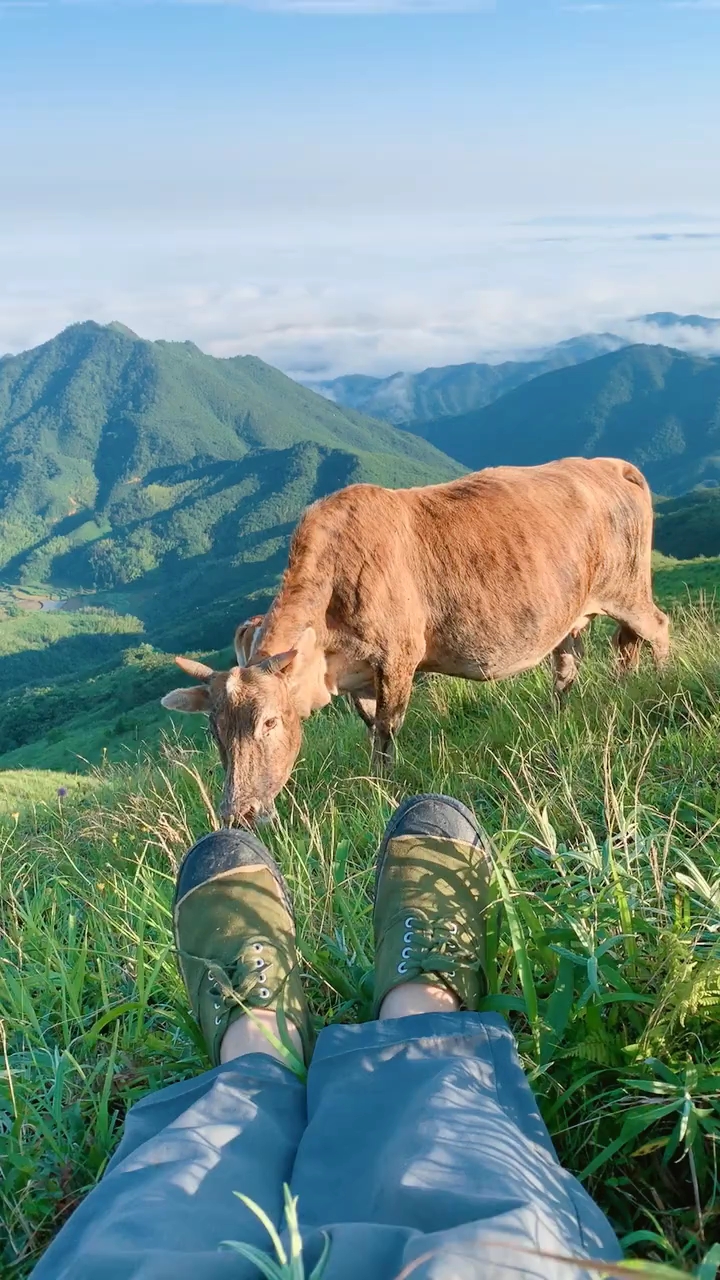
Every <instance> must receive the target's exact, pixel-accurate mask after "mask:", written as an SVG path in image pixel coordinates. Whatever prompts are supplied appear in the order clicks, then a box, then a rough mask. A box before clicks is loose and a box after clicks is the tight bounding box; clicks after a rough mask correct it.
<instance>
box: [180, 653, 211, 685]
mask: <svg viewBox="0 0 720 1280" xmlns="http://www.w3.org/2000/svg"><path fill="white" fill-rule="evenodd" d="M175 661H176V662H177V664H178V666H179V667H180V670H181V671H184V672H185V674H186V675H188V676H192V677H193V679H194V680H209V679H210V677H211V676H214V675H215V672H214V671H213V669H212V667H208V666H206V665H205V663H204V662H196V661H195V659H194V658H176V659H175Z"/></svg>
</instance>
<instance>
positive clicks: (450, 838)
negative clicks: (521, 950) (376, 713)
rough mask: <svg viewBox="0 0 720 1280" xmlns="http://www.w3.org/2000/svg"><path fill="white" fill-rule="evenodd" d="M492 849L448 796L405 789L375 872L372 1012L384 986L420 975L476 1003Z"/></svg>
mask: <svg viewBox="0 0 720 1280" xmlns="http://www.w3.org/2000/svg"><path fill="white" fill-rule="evenodd" d="M492 858H493V850H492V845H491V844H490V841H489V839H488V837H487V836H486V835H485V833H484V831H483V830H482V828H481V827H479V826H478V824H477V822H476V821H475V818H474V816H473V814H472V813H471V811H470V810H469V809H467V808H466V807H465V805H464V804H461V803H460V801H459V800H453V799H452V798H451V797H449V796H436V795H428V796H410V798H409V799H408V800H405V802H404V803H403V804H401V805H400V808H399V809H398V810H397V812H396V813H395V815H394V817H392V818H391V819H390V822H389V823H388V826H387V828H386V830H385V835H384V836H383V841H382V844H381V845H380V851H379V853H378V861H377V873H376V879H375V911H374V915H373V924H374V930H375V996H374V1016H375V1017H377V1016H378V1014H379V1012H380V1006H381V1005H382V1002H383V1000H384V999H385V997H386V995H387V994H388V992H389V991H392V989H393V988H394V987H397V986H399V985H400V984H401V983H404V982H420V981H422V982H427V983H430V984H433V985H434V984H437V985H438V986H443V987H446V988H447V989H448V990H450V991H452V992H453V993H454V995H455V996H456V997H457V999H458V1000H459V1001H460V1004H461V1006H462V1008H464V1009H477V1007H478V1004H479V1002H480V1000H481V999H482V997H483V996H484V995H485V993H486V991H487V982H486V978H485V970H484V952H485V934H484V929H483V915H484V912H485V910H486V909H487V907H488V905H489V901H490V894H489V882H490V874H491V870H492Z"/></svg>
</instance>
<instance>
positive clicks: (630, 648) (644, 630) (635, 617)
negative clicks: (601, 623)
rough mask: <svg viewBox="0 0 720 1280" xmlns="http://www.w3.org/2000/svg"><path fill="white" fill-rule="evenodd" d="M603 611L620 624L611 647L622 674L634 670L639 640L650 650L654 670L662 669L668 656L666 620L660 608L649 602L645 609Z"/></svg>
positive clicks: (667, 620)
mask: <svg viewBox="0 0 720 1280" xmlns="http://www.w3.org/2000/svg"><path fill="white" fill-rule="evenodd" d="M607 612H608V613H609V614H610V616H611V617H613V618H615V620H616V621H617V622H619V623H620V625H619V627H618V629H617V631H616V632H615V635H614V636H613V644H614V645H615V648H616V650H617V655H618V661H619V663H620V666H621V668H622V669H623V671H631V670H634V669H635V668H636V667H637V665H638V663H639V661H640V648H641V645H642V641H643V640H646V641H647V643H648V644H649V645H650V648H651V649H652V655H653V661H654V663H655V666H656V667H657V668H658V669H659V668H661V667H664V666H665V663H666V662H667V660H668V657H669V655H670V619H669V618H668V616H667V614H666V613H663V611H662V609H658V607H657V605H655V604H653V603H652V602H650V604H648V606H647V609H638V610H625V609H622V610H620V609H613V610H610V609H608V610H607Z"/></svg>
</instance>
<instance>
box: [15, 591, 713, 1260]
mask: <svg viewBox="0 0 720 1280" xmlns="http://www.w3.org/2000/svg"><path fill="white" fill-rule="evenodd" d="M670 571H671V570H668V572H670ZM685 594H687V593H685ZM676 598H677V599H678V600H681V599H682V592H680V591H679V592H678V593H677V597H676ZM674 638H675V643H674V652H673V658H672V662H671V664H670V666H669V668H668V669H667V670H666V671H665V672H663V673H662V674H661V675H657V674H656V673H655V672H654V670H652V668H651V667H650V665H649V664H648V665H643V668H642V670H641V671H640V673H639V674H637V675H635V676H631V677H629V678H628V679H626V680H624V681H619V680H618V678H617V675H616V673H615V671H614V669H613V666H612V660H611V654H610V649H609V645H608V633H607V628H605V627H604V626H601V625H598V626H597V627H596V628H595V631H594V633H593V635H592V637H591V640H590V643H589V646H588V650H589V652H588V657H587V660H586V662H585V664H584V667H583V670H582V674H581V677H580V680H579V681H578V684H577V686H576V688H575V690H574V692H573V694H572V696H571V699H570V703H569V706H568V708H567V710H566V711H565V712H563V713H562V714H556V713H555V712H554V711H553V709H552V706H551V701H550V681H549V675H548V672H547V671H546V670H545V669H541V670H538V671H536V672H533V673H530V674H529V675H527V676H524V677H522V678H520V679H517V680H515V681H511V682H508V683H505V684H501V685H494V686H479V685H474V686H473V685H470V684H467V683H464V682H461V681H454V680H447V679H445V680H443V679H433V680H427V681H425V682H423V683H422V684H421V685H419V686H418V688H417V689H416V691H415V694H414V697H413V703H412V709H411V713H410V715H409V718H408V721H407V724H406V727H405V729H404V731H403V734H402V737H401V739H400V761H399V764H398V767H397V770H396V773H395V774H394V776H393V777H392V778H391V779H388V780H383V781H380V780H378V779H375V778H373V777H371V776H370V775H369V753H368V749H367V744H366V740H365V731H364V729H363V727H362V725H361V724H360V722H359V720H358V719H357V718H356V717H355V716H354V714H353V713H352V712H351V710H350V709H349V708H347V707H345V705H344V704H338V705H336V706H333V707H331V708H329V709H328V711H327V712H323V713H321V714H318V715H317V716H315V717H314V719H312V721H311V722H310V723H309V725H308V728H307V733H306V740H305V748H304V752H303V755H302V757H301V762H300V764H299V766H298V768H297V770H296V773H295V776H294V780H293V782H292V784H291V787H290V788H289V790H288V791H287V792H286V793H285V794H284V795H283V796H282V797H281V800H280V803H279V811H280V817H279V821H278V823H277V825H276V826H275V827H274V828H272V829H266V832H265V833H264V834H265V835H266V838H267V840H268V842H269V844H270V845H271V846H272V848H273V850H274V851H275V852H276V854H277V855H278V857H279V860H280V862H281V864H282V867H283V870H284V872H285V874H286V876H287V878H288V880H289V883H290V886H291V889H292V892H293V895H294V899H295V905H296V912H297V920H298V928H299V933H300V944H301V952H302V960H303V964H304V968H305V971H306V973H307V980H308V989H309V992H310V996H311V999H312V1004H313V1008H314V1010H315V1013H316V1014H317V1017H318V1019H323V1020H326V1019H332V1018H335V1019H341V1020H348V1019H357V1018H365V1017H367V1016H368V1014H369V1007H370V994H371V966H372V939H371V888H372V871H373V862H374V851H375V848H376V846H377V843H378V840H379V837H380V833H381V831H382V828H383V826H384V824H385V822H386V821H387V819H388V817H389V815H390V813H391V811H392V807H393V805H394V804H395V803H396V802H397V801H399V800H400V799H402V797H403V796H405V795H406V794H408V793H409V792H415V791H428V790H438V791H446V792H449V793H451V794H453V795H456V796H458V797H460V798H461V799H463V800H465V801H466V802H467V803H469V804H471V805H472V806H473V807H474V808H475V810H476V812H477V814H478V816H479V817H480V819H481V820H482V821H483V822H484V824H485V825H486V827H487V828H488V830H489V831H490V832H491V834H492V836H493V837H494V840H495V843H496V848H497V859H496V866H495V878H494V885H495V894H496V905H495V908H494V911H493V913H492V916H491V918H490V920H489V922H488V939H487V949H488V957H489V971H490V974H491V986H490V991H489V994H488V996H487V999H486V1001H485V1007H486V1008H488V1009H494V1010H498V1011H501V1012H502V1013H504V1014H506V1015H507V1016H508V1018H509V1019H510V1020H511V1022H512V1025H513V1027H514V1029H515V1031H516V1033H517V1035H518V1038H519V1043H520V1049H521V1053H522V1056H523V1060H524V1064H525V1066H526V1068H527V1070H528V1073H529V1076H530V1079H531V1082H532V1086H533V1088H534V1090H535V1091H536V1094H537V1095H538V1098H539V1100H540V1105H541V1107H542V1110H543V1113H544V1116H545V1118H546V1121H547V1123H548V1126H549V1128H550V1130H551V1133H552V1135H553V1138H554V1140H555V1143H556V1146H557V1150H558V1153H559V1155H560V1158H561V1159H562V1161H563V1162H564V1163H565V1164H566V1165H567V1166H568V1167H569V1168H571V1169H572V1170H573V1171H574V1172H576V1173H577V1174H578V1175H579V1176H580V1177H581V1178H582V1179H583V1181H584V1182H585V1184H586V1185H587V1187H588V1189H589V1190H590V1191H591V1192H592V1194H593V1195H594V1196H595V1197H596V1198H597V1200H598V1201H599V1202H600V1204H601V1205H602V1207H603V1208H604V1209H605V1211H606V1212H607V1213H608V1214H609V1216H610V1218H611V1220H612V1222H613V1224H614V1226H615V1228H616V1230H617V1231H618V1234H619V1235H620V1236H621V1238H622V1239H623V1242H624V1244H625V1247H626V1249H627V1251H628V1253H629V1254H630V1255H632V1256H636V1257H643V1258H645V1259H648V1260H655V1261H656V1262H662V1263H666V1264H672V1265H674V1266H676V1267H678V1268H679V1269H682V1270H686V1271H690V1272H692V1271H696V1270H697V1268H698V1267H699V1266H700V1264H701V1262H702V1259H703V1258H706V1265H705V1272H704V1275H707V1276H711V1275H712V1274H714V1261H713V1259H714V1254H715V1252H716V1250H713V1251H712V1252H710V1251H711V1249H712V1246H713V1244H714V1242H715V1241H717V1240H718V1238H720V1199H719V1196H720V1176H719V1172H718V1155H719V1153H720V1141H719V1140H720V825H719V823H720V786H719V777H718V774H719V769H720V756H719V753H718V742H719V738H720V705H719V699H718V692H719V690H720V613H718V611H717V610H716V609H715V607H714V605H712V604H708V603H703V602H702V601H701V602H700V603H699V604H698V603H695V604H692V605H689V606H687V605H683V604H682V603H678V604H676V606H675V611H674ZM156 678H157V673H155V672H152V679H153V680H155V679H156ZM148 696H149V695H148ZM154 696H155V690H154V688H153V697H154ZM167 725H168V730H167V733H166V736H165V738H164V739H163V741H162V743H161V745H160V748H159V749H156V748H155V747H154V746H153V747H152V750H151V751H150V752H148V755H147V757H143V756H141V757H140V758H139V759H134V758H128V761H127V762H126V763H123V762H122V760H120V761H118V762H116V763H105V764H104V765H103V766H102V767H101V768H99V769H97V770H96V771H94V772H91V773H89V774H86V775H85V776H84V777H82V780H81V782H80V780H78V786H77V790H75V791H73V790H70V793H69V794H58V791H60V792H65V791H66V790H67V788H66V787H65V786H64V785H63V784H62V781H61V782H60V783H58V777H61V778H62V776H64V775H54V776H53V777H52V778H51V779H50V780H49V781H48V782H47V784H46V785H44V786H43V785H41V783H40V782H38V784H37V788H36V789H35V790H34V789H33V778H34V777H35V775H33V774H32V773H28V774H26V775H25V777H26V781H25V783H24V786H25V794H23V795H21V796H20V797H19V800H20V802H19V803H18V804H17V807H16V809H15V810H14V811H13V812H10V810H9V805H8V806H6V811H5V812H4V813H3V815H2V817H0V883H1V884H2V898H1V902H2V905H1V912H2V915H1V917H0V1016H1V1017H2V1044H1V1045H0V1048H1V1050H2V1057H3V1060H4V1061H3V1063H2V1064H0V1066H1V1067H2V1075H1V1079H0V1157H1V1159H0V1164H1V1167H2V1174H1V1175H0V1218H2V1220H3V1222H4V1224H5V1240H4V1243H3V1245H2V1248H3V1251H4V1252H3V1255H2V1265H3V1267H4V1272H3V1274H6V1275H8V1276H13V1277H15V1276H21V1275H24V1274H26V1273H27V1271H29V1269H30V1267H31V1264H32V1261H33V1260H34V1259H35V1258H36V1257H37V1256H38V1253H39V1252H40V1251H41V1250H42V1248H43V1246H44V1245H45V1244H46V1243H47V1242H48V1240H49V1239H50V1238H51V1236H52V1234H53V1233H54V1232H55V1231H56V1230H57V1228H58V1226H59V1225H60V1224H61V1223H62V1221H63V1220H64V1219H65V1217H66V1216H67V1215H68V1214H69V1212H70V1211H71V1209H72V1208H73V1206H74V1204H75V1203H76V1202H77V1200H78V1198H79V1197H80V1196H82V1194H83V1193H84V1192H85V1191H86V1190H87V1189H88V1188H89V1187H90V1186H91V1185H92V1183H93V1182H94V1180H95V1179H96V1178H97V1177H98V1176H99V1175H100V1173H101V1172H102V1169H103V1167H104V1164H105V1162H106V1160H107V1158H108V1155H109V1154H110V1152H111V1151H112V1149H113V1147H114V1145H115V1144H116V1142H117V1140H118V1137H119V1134H120V1130H121V1126H122V1121H123V1116H124V1113H125V1110H126V1108H127V1107H128V1106H129V1105H130V1104H131V1103H132V1102H133V1101H134V1100H136V1099H137V1098H139V1097H140V1096H142V1094H143V1093H145V1092H146V1091H147V1090H148V1089H156V1088H159V1087H161V1086H162V1085H164V1084H168V1083H170V1082H172V1081H173V1080H176V1079H179V1078H182V1077H185V1076H187V1075H189V1074H192V1073H194V1072H197V1071H199V1070H201V1069H202V1068H203V1066H204V1065H205V1062H204V1057H203V1053H202V1049H201V1046H200V1045H199V1043H198V1039H197V1035H196V1033H195V1030H194V1028H193V1026H192V1024H191V1022H190V1020H189V1018H188V1014H187V1010H186V1003H185V997H184V993H183V990H182V987H181V984H180V981H179V978H178V975H177V972H176V969H175V963H174V959H173V955H172V949H171V933H170V914H169V909H170V901H171V895H172V890H173V879H174V875H175V872H176V869H177V866H178V863H179V861H180V859H181V858H182V856H183V853H184V851H185V849H186V848H187V847H188V846H189V844H190V843H191V842H192V841H193V840H194V839H195V838H196V837H197V836H198V835H200V834H201V833H202V832H203V831H205V830H207V828H208V826H209V825H210V824H211V823H212V821H213V818H212V805H213V802H214V800H215V798H216V794H217V787H218V783H219V768H218V765H217V762H216V757H215V752H214V748H211V747H210V746H209V745H206V744H205V743H204V741H203V740H201V739H198V738H197V737H196V738H194V739H193V738H189V737H184V736H183V732H182V729H183V727H184V726H183V725H180V724H178V725H176V726H175V727H173V726H172V724H171V722H170V720H169V718H168V720H167ZM13 767H17V765H14V766H13ZM37 776H38V778H40V776H41V775H37ZM42 776H43V777H44V776H45V775H42ZM5 777H6V779H8V775H5ZM7 785H8V786H9V785H10V781H9V780H8V781H7ZM237 1190H239V1191H250V1193H251V1189H248V1188H243V1187H239V1188H237ZM300 1217H301V1219H302V1204H300ZM715 1261H717V1259H715Z"/></svg>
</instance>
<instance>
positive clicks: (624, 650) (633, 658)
mask: <svg viewBox="0 0 720 1280" xmlns="http://www.w3.org/2000/svg"><path fill="white" fill-rule="evenodd" d="M612 644H613V647H614V649H615V653H616V657H617V662H618V666H619V668H620V670H621V671H623V672H624V671H637V669H638V667H639V666H640V650H641V649H642V637H641V636H639V635H638V634H637V631H633V629H632V627H627V626H625V623H621V624H620V626H619V627H618V629H617V631H616V632H615V634H614V636H613V638H612Z"/></svg>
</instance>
